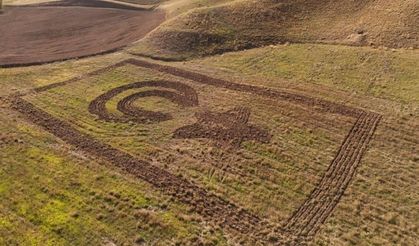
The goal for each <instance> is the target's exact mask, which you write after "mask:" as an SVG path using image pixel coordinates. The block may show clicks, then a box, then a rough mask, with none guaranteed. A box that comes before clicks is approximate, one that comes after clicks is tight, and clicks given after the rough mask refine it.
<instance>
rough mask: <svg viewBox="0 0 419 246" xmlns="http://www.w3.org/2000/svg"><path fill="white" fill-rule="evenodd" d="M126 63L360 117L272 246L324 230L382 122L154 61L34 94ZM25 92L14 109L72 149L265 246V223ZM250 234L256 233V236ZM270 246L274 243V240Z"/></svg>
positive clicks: (372, 115)
mask: <svg viewBox="0 0 419 246" xmlns="http://www.w3.org/2000/svg"><path fill="white" fill-rule="evenodd" d="M127 64H131V65H135V66H138V67H143V68H147V69H152V70H156V71H159V72H163V73H167V74H171V75H174V76H177V77H182V78H186V79H189V80H192V81H195V82H198V83H201V84H206V85H212V86H216V87H221V88H225V89H229V90H235V91H239V92H246V93H251V94H254V95H259V96H263V97H267V98H271V99H275V100H286V101H290V102H294V103H297V104H301V105H304V106H309V107H311V108H312V109H314V110H319V111H322V112H327V113H334V114H340V115H343V116H348V117H352V118H354V119H356V122H355V123H354V125H353V127H352V129H351V130H350V131H349V133H348V134H347V136H346V138H345V139H344V141H343V143H342V144H341V146H340V148H339V150H338V151H337V153H336V155H335V157H334V159H333V160H332V162H331V164H330V165H329V167H328V169H327V171H326V172H325V173H324V174H323V175H322V178H321V180H320V181H319V183H318V184H317V185H316V187H315V188H314V189H313V191H312V192H311V193H310V195H309V196H308V197H307V199H306V200H305V201H304V202H303V204H302V205H301V206H300V207H299V208H297V209H296V211H295V212H294V213H293V214H292V215H291V217H290V218H289V219H288V220H287V221H286V222H285V224H284V225H283V226H282V227H280V228H276V229H274V231H275V232H276V233H277V235H278V238H280V239H281V241H280V242H276V243H274V244H278V245H280V244H291V245H301V244H305V243H307V242H308V241H309V240H311V239H312V238H313V237H314V236H315V234H316V233H317V232H318V231H319V230H320V228H321V226H322V225H323V224H324V223H325V221H326V220H327V218H328V217H330V216H331V214H332V213H333V211H334V209H335V208H336V206H337V204H338V203H339V201H340V200H341V198H342V196H343V194H344V192H345V190H346V189H347V188H348V186H349V184H350V182H351V180H352V179H353V177H354V176H355V174H356V170H357V168H358V166H359V164H360V162H361V160H362V157H363V156H364V155H365V153H366V151H367V148H368V146H369V143H370V141H371V139H372V138H373V136H374V133H375V130H376V128H377V126H378V124H379V122H380V120H381V118H382V116H381V115H379V114H377V113H373V112H367V111H364V110H362V109H358V108H353V107H349V106H345V105H342V104H338V103H333V102H330V101H326V100H323V99H316V98H311V97H308V96H304V95H300V94H295V93H290V92H285V91H279V90H273V89H269V88H264V87H257V86H252V85H246V84H239V83H234V82H229V81H225V80H221V79H216V78H212V77H209V76H207V75H203V74H199V73H196V72H191V71H187V70H183V69H180V68H176V67H171V66H166V65H160V64H156V63H150V62H147V61H142V60H137V59H128V60H124V61H121V62H118V63H116V64H114V65H111V66H107V67H104V68H101V69H99V70H96V71H93V72H90V73H87V74H85V75H82V76H79V77H75V78H72V79H70V80H67V81H63V82H58V83H54V84H50V85H47V86H42V87H38V88H35V89H33V90H32V91H31V92H30V93H40V92H44V91H48V90H50V89H52V88H57V87H60V86H64V85H67V84H70V83H73V82H76V81H79V80H80V79H84V78H87V77H91V76H95V75H99V74H101V73H103V72H105V71H107V70H109V69H113V68H117V67H121V66H124V65H127ZM24 95H26V94H17V95H14V96H12V97H10V101H11V107H12V108H13V109H14V110H16V111H18V112H20V113H21V114H23V115H24V116H26V117H27V118H28V119H29V120H30V121H32V122H33V123H34V124H36V125H38V126H41V127H42V128H44V129H45V130H47V131H48V132H50V133H52V134H53V135H55V136H57V137H58V138H60V139H62V140H63V141H65V142H67V143H68V144H70V145H73V146H75V147H76V148H77V149H79V150H81V151H83V152H86V153H88V154H91V155H94V156H97V157H100V158H102V159H104V160H105V161H108V162H110V163H112V164H113V165H115V166H116V167H118V168H119V169H121V170H123V171H124V172H127V173H130V174H132V175H134V176H136V177H138V178H140V179H142V180H144V181H146V182H148V183H150V184H152V185H153V186H154V187H155V188H157V189H158V190H160V191H162V192H163V193H165V194H168V195H170V196H173V197H175V198H176V199H178V200H179V201H180V202H183V203H186V204H188V205H190V206H192V207H193V209H194V210H195V211H196V212H198V213H199V214H201V215H202V216H203V217H204V218H205V219H208V220H209V221H212V222H214V223H216V224H218V225H220V226H221V227H223V228H225V229H227V231H234V232H236V233H239V234H241V235H243V236H247V237H250V238H253V239H254V240H256V241H257V242H265V243H266V242H267V241H266V240H267V236H266V233H264V232H262V231H266V229H267V228H272V227H271V225H268V224H269V222H266V221H264V220H262V219H261V218H259V217H258V216H256V215H254V214H252V213H251V212H249V211H247V210H245V209H242V208H240V207H238V206H236V205H235V204H233V203H230V202H228V201H226V200H224V199H223V198H221V197H219V196H217V195H215V194H213V193H211V192H209V191H207V190H206V189H204V188H202V187H200V186H198V185H196V184H194V183H192V182H191V181H189V180H187V179H185V178H182V177H178V176H175V175H173V174H171V173H170V172H167V171H166V170H163V169H161V168H159V167H157V166H154V165H152V164H151V163H149V162H147V161H144V160H141V159H138V158H136V157H133V156H132V155H130V154H128V153H126V152H124V151H121V150H119V149H116V148H114V147H112V146H110V145H108V144H105V143H102V142H100V141H98V140H96V139H94V138H93V137H92V136H89V135H87V134H84V133H81V132H80V131H78V130H77V129H75V128H74V127H73V126H71V125H70V124H69V123H67V122H64V121H61V120H60V119H57V118H55V117H54V116H52V115H51V114H49V113H47V112H45V111H43V110H42V109H39V108H37V107H36V106H35V105H33V104H32V103H30V102H28V101H26V100H25V99H23V98H22V96H24ZM252 232H256V233H255V234H253V235H252ZM270 244H271V242H270Z"/></svg>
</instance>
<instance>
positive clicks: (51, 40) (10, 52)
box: [0, 1, 165, 67]
mask: <svg viewBox="0 0 419 246" xmlns="http://www.w3.org/2000/svg"><path fill="white" fill-rule="evenodd" d="M77 2H84V1H77ZM96 2H97V1H87V2H86V4H87V3H88V5H94V6H98V7H95V8H91V7H65V8H63V7H52V6H50V7H8V8H7V9H6V11H5V13H3V14H2V15H0V33H1V35H0V43H1V48H0V67H15V66H27V65H38V64H43V63H48V62H55V61H62V60H67V59H72V58H82V57H88V56H92V55H98V54H105V53H109V52H114V51H117V50H119V49H120V48H122V47H124V46H126V45H128V44H130V43H132V42H135V41H137V40H139V39H141V38H143V37H144V36H145V35H146V34H147V33H148V32H150V31H151V30H153V29H154V28H155V27H157V26H158V25H159V24H160V23H161V22H163V20H164V18H165V16H164V12H162V11H145V10H144V11H143V10H138V9H137V10H127V9H121V8H117V9H116V8H102V5H103V4H101V5H95V3H96ZM60 3H62V2H58V3H54V4H60ZM49 4H52V3H49ZM114 7H115V6H114Z"/></svg>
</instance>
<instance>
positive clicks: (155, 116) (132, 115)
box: [89, 80, 198, 123]
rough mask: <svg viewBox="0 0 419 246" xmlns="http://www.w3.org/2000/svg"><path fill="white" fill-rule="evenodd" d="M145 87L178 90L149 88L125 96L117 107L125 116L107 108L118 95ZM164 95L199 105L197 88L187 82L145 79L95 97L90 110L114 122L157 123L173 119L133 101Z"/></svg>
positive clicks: (179, 103) (188, 104) (175, 100)
mask: <svg viewBox="0 0 419 246" xmlns="http://www.w3.org/2000/svg"><path fill="white" fill-rule="evenodd" d="M144 87H160V88H167V89H174V90H176V91H177V92H173V91H168V90H149V91H142V92H137V93H134V94H132V95H129V96H127V97H125V98H123V99H122V100H121V101H119V102H118V106H117V109H118V110H119V111H120V112H122V113H124V115H123V116H116V115H112V114H109V113H108V111H107V109H106V103H107V102H108V101H109V100H111V99H112V98H113V97H115V96H116V95H118V94H120V93H122V92H124V91H127V90H132V89H137V88H144ZM152 96H155V97H163V98H166V99H168V100H170V101H172V102H173V103H176V104H178V105H179V106H183V107H192V106H197V105H198V95H197V94H196V92H195V90H194V89H193V88H191V87H189V86H187V85H185V84H182V83H179V82H170V81H164V80H159V81H144V82H136V83H132V84H128V85H124V86H120V87H117V88H114V89H112V90H110V91H108V92H106V93H104V94H102V95H100V96H98V97H97V98H96V99H94V100H93V101H92V102H91V103H90V105H89V112H90V113H92V114H95V115H97V116H99V119H101V120H105V121H113V122H128V121H132V122H137V123H155V122H161V121H165V120H170V119H172V116H171V115H170V114H168V113H162V112H152V111H147V110H143V109H141V108H137V107H134V106H133V102H135V100H137V99H139V98H143V97H152Z"/></svg>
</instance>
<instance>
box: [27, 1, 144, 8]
mask: <svg viewBox="0 0 419 246" xmlns="http://www.w3.org/2000/svg"><path fill="white" fill-rule="evenodd" d="M19 7H91V8H108V9H125V10H145V9H143V8H141V7H136V6H133V5H125V4H123V3H121V4H119V3H117V2H105V1H101V0H61V1H52V2H43V3H35V4H27V5H20V6H19Z"/></svg>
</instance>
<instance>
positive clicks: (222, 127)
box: [174, 107, 271, 147]
mask: <svg viewBox="0 0 419 246" xmlns="http://www.w3.org/2000/svg"><path fill="white" fill-rule="evenodd" d="M196 117H197V118H198V122H197V123H195V124H192V125H189V126H184V127H181V128H179V129H177V130H176V131H175V132H174V137H175V138H209V139H212V140H215V141H216V142H217V143H219V144H220V145H224V146H225V145H231V146H233V147H239V146H240V144H241V143H242V142H243V141H249V140H253V141H259V142H262V143H268V142H269V140H270V139H271V135H270V134H269V132H268V131H267V130H265V129H261V128H260V127H258V126H255V125H251V124H249V123H248V122H249V117H250V110H249V109H248V108H245V107H236V108H234V109H232V110H229V111H227V112H225V113H214V112H204V113H197V114H196Z"/></svg>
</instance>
